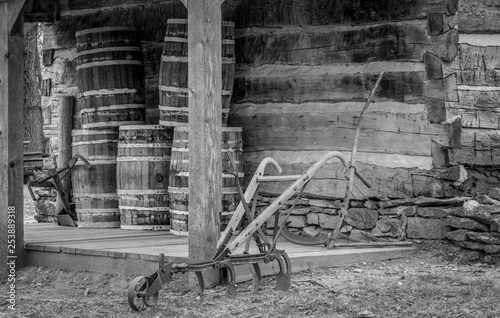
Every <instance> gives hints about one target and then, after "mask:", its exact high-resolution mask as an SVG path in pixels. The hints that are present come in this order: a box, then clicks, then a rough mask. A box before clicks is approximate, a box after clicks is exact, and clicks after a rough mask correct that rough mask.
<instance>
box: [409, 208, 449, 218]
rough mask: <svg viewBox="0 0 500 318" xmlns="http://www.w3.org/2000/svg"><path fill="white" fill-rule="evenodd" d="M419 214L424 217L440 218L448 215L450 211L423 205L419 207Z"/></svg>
mask: <svg viewBox="0 0 500 318" xmlns="http://www.w3.org/2000/svg"><path fill="white" fill-rule="evenodd" d="M417 214H418V215H419V216H421V217H424V218H432V219H440V218H445V217H447V216H448V214H449V212H448V211H447V210H446V209H442V208H428V207H422V208H420V209H418V212H417Z"/></svg>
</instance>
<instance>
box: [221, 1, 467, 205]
mask: <svg viewBox="0 0 500 318" xmlns="http://www.w3.org/2000/svg"><path fill="white" fill-rule="evenodd" d="M457 7H458V1H454V0H407V1H378V0H377V1H375V0H365V1H357V0H354V1H352V0H349V1H347V0H341V1H329V0H316V1H309V0H278V1H270V0H257V1H244V0H240V1H238V0H227V1H226V10H227V12H226V14H227V15H228V16H231V17H232V19H231V18H230V20H234V21H235V22H236V57H237V70H236V74H235V86H234V96H233V104H232V106H231V112H230V117H229V125H230V126H242V127H243V138H244V139H243V145H244V156H245V161H246V162H245V163H246V173H247V175H248V174H250V175H251V173H252V171H254V170H255V168H256V167H257V165H258V164H259V162H260V161H261V160H262V159H263V158H264V157H267V156H271V157H273V158H275V159H276V160H277V161H278V162H279V163H280V165H281V166H282V167H283V170H284V173H290V174H298V173H303V172H305V171H306V170H307V168H308V167H309V166H310V165H311V164H312V163H313V162H315V161H317V160H318V159H319V158H320V157H321V156H322V155H323V154H324V153H325V152H326V151H328V150H340V151H343V152H345V153H346V154H347V155H349V154H350V151H351V148H352V145H353V138H354V133H355V123H356V122H357V118H358V116H359V114H360V112H361V109H362V108H363V105H364V103H365V100H366V99H367V97H368V95H369V93H370V91H371V89H372V87H373V85H374V83H375V81H376V78H377V76H378V74H379V73H380V72H382V71H385V72H386V73H385V76H384V78H383V80H382V82H381V85H380V87H379V88H378V89H377V91H376V94H375V99H374V102H373V104H372V105H370V108H369V111H368V113H367V114H366V117H365V119H364V120H363V122H362V123H361V125H362V129H361V134H360V141H359V148H358V155H357V167H358V170H359V171H360V172H361V173H362V174H363V175H364V176H365V177H366V178H367V179H368V180H369V181H370V182H371V183H372V185H373V188H372V189H367V188H366V187H364V186H363V185H362V184H361V183H360V182H355V184H356V186H357V188H358V189H360V190H361V191H362V192H363V193H364V194H366V195H368V196H371V197H377V196H389V197H408V196H420V195H426V196H447V195H454V194H458V193H461V192H463V190H464V189H463V188H462V185H463V184H462V182H463V181H465V179H466V176H465V174H464V170H463V169H462V168H461V167H460V166H456V167H452V168H451V169H450V168H449V167H450V164H449V160H448V155H449V151H450V149H453V148H455V147H460V133H461V124H460V118H449V117H448V114H447V113H446V105H445V103H446V102H449V101H452V100H456V83H455V82H454V79H455V77H454V76H455V75H453V74H452V75H450V77H444V74H443V64H444V63H448V62H449V61H453V60H454V59H455V57H456V55H457V51H458V31H457V30H456V29H454V28H453V27H454V25H453V24H452V23H453V21H454V18H455V17H454V16H455V13H456V10H457ZM344 179H345V178H344V174H343V169H342V168H341V167H340V165H339V164H338V163H332V164H331V165H330V166H329V167H328V168H327V169H325V170H324V171H323V172H322V173H320V174H319V177H317V178H316V179H314V180H312V181H311V182H310V184H309V186H308V188H307V189H306V192H308V193H309V194H311V195H315V196H327V197H335V198H340V197H343V196H344V194H345V185H346V181H345V180H344ZM457 181H458V183H457ZM288 185H289V184H287V183H279V184H276V183H275V184H270V185H267V186H266V188H265V190H266V191H268V192H270V193H280V192H282V191H283V190H284V189H285V188H286V187H287V186H288ZM355 196H356V197H361V194H360V193H359V191H356V193H355Z"/></svg>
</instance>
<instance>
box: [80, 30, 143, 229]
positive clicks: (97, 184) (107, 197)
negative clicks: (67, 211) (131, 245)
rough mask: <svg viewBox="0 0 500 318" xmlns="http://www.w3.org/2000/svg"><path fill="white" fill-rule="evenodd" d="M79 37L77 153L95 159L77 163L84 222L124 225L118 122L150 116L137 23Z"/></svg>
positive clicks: (91, 225) (134, 121)
mask: <svg viewBox="0 0 500 318" xmlns="http://www.w3.org/2000/svg"><path fill="white" fill-rule="evenodd" d="M76 39H77V70H76V73H77V81H78V88H79V96H78V102H77V105H78V108H77V109H78V113H77V114H75V124H76V125H75V127H76V128H79V129H77V130H73V144H72V147H73V154H74V155H76V154H79V155H82V156H83V157H85V158H86V159H87V160H88V161H89V162H90V164H91V167H90V168H88V167H86V166H84V165H82V164H80V165H78V166H76V167H75V169H74V172H73V174H72V184H73V197H74V201H75V206H76V212H77V215H78V226H79V227H88V228H101V227H120V209H119V204H118V194H117V172H116V169H117V168H116V167H117V155H118V127H120V126H122V125H131V124H134V125H140V124H144V120H145V107H146V105H145V96H144V92H145V88H144V87H145V85H144V64H143V53H142V48H141V40H140V37H139V33H138V30H137V29H136V28H135V27H128V26H125V27H123V26H122V27H120V26H117V27H102V28H94V29H87V30H82V31H79V32H77V33H76Z"/></svg>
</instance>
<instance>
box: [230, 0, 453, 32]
mask: <svg viewBox="0 0 500 318" xmlns="http://www.w3.org/2000/svg"><path fill="white" fill-rule="evenodd" d="M457 8H458V0H414V1H391V0H367V1H362V2H361V1H350V0H340V1H330V0H314V1H311V0H278V1H272V0H253V1H248V0H226V1H225V3H224V5H223V6H222V10H223V16H225V18H227V19H229V20H233V21H236V27H237V28H242V27H249V26H272V25H301V26H302V25H326V24H335V23H345V24H353V23H354V24H357V23H373V22H380V21H388V20H412V19H425V18H426V17H427V13H428V12H436V13H443V14H447V15H453V14H455V13H456V11H457Z"/></svg>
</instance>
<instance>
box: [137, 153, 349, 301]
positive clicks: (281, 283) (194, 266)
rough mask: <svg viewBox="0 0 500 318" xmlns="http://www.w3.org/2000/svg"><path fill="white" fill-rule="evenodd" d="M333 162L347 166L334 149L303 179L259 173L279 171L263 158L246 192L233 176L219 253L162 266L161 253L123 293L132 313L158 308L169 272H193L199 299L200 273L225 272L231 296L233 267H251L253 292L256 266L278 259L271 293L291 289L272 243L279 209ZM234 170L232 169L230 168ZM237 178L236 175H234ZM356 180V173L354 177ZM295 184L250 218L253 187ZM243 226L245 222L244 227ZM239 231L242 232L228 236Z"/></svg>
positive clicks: (283, 258) (280, 221)
mask: <svg viewBox="0 0 500 318" xmlns="http://www.w3.org/2000/svg"><path fill="white" fill-rule="evenodd" d="M333 158H337V159H339V160H340V162H341V163H342V164H343V165H344V166H345V167H346V166H347V161H346V158H345V156H344V155H343V154H342V153H340V152H337V151H331V152H329V153H327V154H326V155H324V156H323V157H322V158H321V159H320V160H319V161H318V162H317V163H315V164H314V165H313V166H311V167H310V168H309V170H308V171H307V172H306V173H305V174H304V175H290V176H280V175H277V176H265V175H264V171H265V169H266V167H267V165H268V164H271V165H272V166H274V167H275V169H276V170H277V172H278V174H280V173H281V172H282V169H281V167H280V166H279V165H278V163H277V162H276V161H275V160H274V159H272V158H265V159H264V160H262V162H261V163H260V165H259V166H258V168H257V170H256V172H255V174H254V175H253V178H252V180H251V181H250V183H249V185H248V187H247V189H246V191H245V193H243V191H242V189H241V186H240V184H239V182H238V178H236V185H237V188H238V191H239V194H240V198H241V201H240V203H239V205H238V207H237V208H236V210H235V212H234V214H233V216H232V218H231V220H230V221H229V223H228V224H227V226H226V229H225V230H224V231H223V232H222V234H221V237H220V239H219V241H218V244H217V246H218V249H217V251H216V252H215V254H214V256H213V257H212V259H210V260H207V261H204V262H198V263H187V264H186V263H184V264H174V263H164V260H163V255H160V263H159V270H158V271H156V272H155V273H154V274H152V275H150V276H139V277H136V278H135V279H133V280H132V281H131V283H130V285H129V289H128V301H129V304H130V306H131V307H132V308H133V309H134V310H136V311H142V310H144V309H146V308H147V307H152V306H155V305H156V304H157V301H158V293H159V291H160V290H161V289H162V286H163V285H164V284H165V283H167V282H168V281H169V280H170V278H171V276H172V274H175V273H187V272H194V273H195V274H196V277H197V287H196V289H195V294H197V295H198V296H202V295H203V291H204V283H203V271H205V270H208V269H215V270H219V269H224V268H225V269H227V273H228V275H227V276H228V278H227V281H228V283H227V294H228V295H233V294H234V293H235V292H236V284H235V283H236V273H235V267H236V266H240V265H251V267H250V268H251V269H252V276H253V289H254V291H257V290H258V289H259V285H260V281H261V278H262V277H261V272H260V266H259V264H261V263H269V262H272V261H277V262H278V265H279V273H278V275H277V277H276V289H278V290H283V291H286V290H288V289H289V288H290V285H291V263H290V258H289V257H288V255H287V254H286V252H285V251H283V250H279V249H277V248H276V243H277V240H278V236H279V235H280V233H285V232H286V233H288V234H289V235H291V233H289V232H288V231H287V230H286V224H287V218H288V216H289V213H288V214H286V215H285V216H284V217H280V213H276V212H277V211H279V208H280V207H281V206H282V205H283V204H285V202H287V201H288V200H289V199H290V198H292V197H293V196H294V195H297V196H296V197H295V199H294V203H293V205H292V208H291V209H290V211H291V210H293V208H294V207H295V203H296V202H297V201H298V199H299V197H300V194H301V193H302V191H303V190H304V188H305V186H306V185H307V184H308V182H309V181H310V180H311V179H312V178H313V177H314V175H315V174H316V173H317V172H318V171H319V170H320V168H321V167H322V166H323V165H325V164H326V162H327V161H329V160H330V159H333ZM233 167H234V165H233ZM233 175H235V176H237V175H238V174H237V171H234V172H233ZM356 175H357V176H358V177H359V175H358V174H357V173H356ZM281 181H294V182H293V184H292V185H291V186H290V187H288V188H287V189H286V190H285V191H284V192H283V193H282V194H281V195H280V196H279V197H278V198H277V199H276V200H274V201H273V202H272V203H271V204H270V205H269V206H268V207H267V208H266V209H264V210H263V211H262V212H260V214H259V215H258V216H257V217H255V218H254V216H255V209H256V202H257V195H258V188H259V185H260V184H261V183H262V182H281ZM252 199H253V204H252V208H251V209H250V207H249V202H250V200H252ZM273 215H274V217H275V227H274V231H273V237H272V241H271V242H270V241H269V240H268V239H267V237H266V236H265V234H264V233H263V231H262V230H261V226H262V225H263V224H264V223H265V222H266V221H267V220H268V219H269V218H270V217H272V216H273ZM243 223H247V224H246V226H245V224H243ZM240 228H241V232H240V233H239V234H238V235H237V236H235V237H234V238H233V233H235V231H236V230H237V229H240ZM251 238H253V239H254V240H255V243H256V245H257V247H258V249H259V252H258V253H253V254H252V253H249V244H250V239H251ZM244 245H245V250H244V252H243V253H241V254H235V252H236V250H237V249H238V248H239V247H241V246H244Z"/></svg>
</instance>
